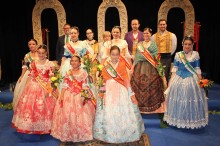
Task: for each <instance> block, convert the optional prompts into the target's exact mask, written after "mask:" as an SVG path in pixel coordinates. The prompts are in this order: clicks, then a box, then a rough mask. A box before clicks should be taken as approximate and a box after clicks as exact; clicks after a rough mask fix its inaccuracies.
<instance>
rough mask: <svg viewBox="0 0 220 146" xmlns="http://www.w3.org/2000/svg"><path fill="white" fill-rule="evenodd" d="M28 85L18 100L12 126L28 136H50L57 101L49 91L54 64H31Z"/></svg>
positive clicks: (47, 62) (48, 62) (47, 61)
mask: <svg viewBox="0 0 220 146" xmlns="http://www.w3.org/2000/svg"><path fill="white" fill-rule="evenodd" d="M30 68H31V70H30V74H29V76H30V77H29V78H28V81H27V85H26V86H25V88H24V91H23V93H22V94H21V97H20V98H19V100H18V104H17V107H16V109H15V111H14V115H13V118H12V126H13V127H15V128H16V129H17V131H18V132H21V133H27V134H48V133H50V130H51V127H52V116H53V110H54V106H55V102H56V99H55V98H54V97H53V96H52V94H50V93H51V92H50V91H49V90H48V87H49V85H50V82H49V81H50V79H49V78H50V76H52V75H53V68H54V64H53V63H52V62H51V61H49V60H46V63H45V64H43V65H40V64H37V63H36V62H35V61H33V62H32V63H31V66H30Z"/></svg>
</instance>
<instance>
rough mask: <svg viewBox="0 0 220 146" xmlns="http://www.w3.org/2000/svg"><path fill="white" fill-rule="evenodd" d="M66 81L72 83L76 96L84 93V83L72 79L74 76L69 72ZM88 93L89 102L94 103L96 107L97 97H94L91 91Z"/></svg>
mask: <svg viewBox="0 0 220 146" xmlns="http://www.w3.org/2000/svg"><path fill="white" fill-rule="evenodd" d="M66 80H67V81H68V82H69V83H71V87H72V89H73V91H74V92H75V93H76V94H79V93H81V91H82V82H78V81H77V80H76V79H74V78H73V77H72V75H70V73H69V72H68V78H66ZM87 91H88V100H90V101H91V102H92V104H93V105H94V106H95V107H96V100H95V97H94V95H93V93H92V91H91V90H90V89H87Z"/></svg>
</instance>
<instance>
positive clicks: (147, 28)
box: [143, 27, 152, 34]
mask: <svg viewBox="0 0 220 146" xmlns="http://www.w3.org/2000/svg"><path fill="white" fill-rule="evenodd" d="M146 30H148V31H149V32H150V33H151V34H152V29H151V28H150V27H145V28H144V30H143V32H144V31H146Z"/></svg>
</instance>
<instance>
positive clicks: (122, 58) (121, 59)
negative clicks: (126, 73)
mask: <svg viewBox="0 0 220 146" xmlns="http://www.w3.org/2000/svg"><path fill="white" fill-rule="evenodd" d="M119 60H120V61H123V62H125V65H126V67H127V68H128V69H129V70H130V69H131V66H130V64H129V63H128V61H127V60H126V59H125V58H124V57H123V56H121V55H120V56H119Z"/></svg>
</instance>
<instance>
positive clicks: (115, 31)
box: [102, 26, 132, 68]
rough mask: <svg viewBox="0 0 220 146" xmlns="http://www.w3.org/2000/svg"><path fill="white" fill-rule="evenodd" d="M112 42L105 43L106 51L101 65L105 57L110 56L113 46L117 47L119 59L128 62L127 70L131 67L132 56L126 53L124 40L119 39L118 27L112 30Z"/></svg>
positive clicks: (119, 31)
mask: <svg viewBox="0 0 220 146" xmlns="http://www.w3.org/2000/svg"><path fill="white" fill-rule="evenodd" d="M112 38H113V39H112V40H110V41H106V42H105V44H104V45H105V46H106V49H105V50H106V51H105V53H104V54H103V56H102V63H103V62H104V61H105V60H106V58H107V57H109V56H110V48H111V47H112V46H114V45H116V46H118V47H119V49H120V56H121V57H120V59H124V60H126V61H127V62H128V65H129V68H130V67H131V65H132V63H131V58H132V56H131V55H130V53H129V51H128V43H127V42H126V40H124V39H121V27H120V26H114V27H113V28H112Z"/></svg>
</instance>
